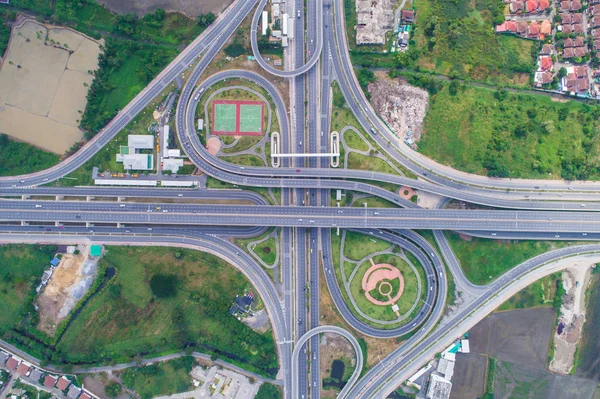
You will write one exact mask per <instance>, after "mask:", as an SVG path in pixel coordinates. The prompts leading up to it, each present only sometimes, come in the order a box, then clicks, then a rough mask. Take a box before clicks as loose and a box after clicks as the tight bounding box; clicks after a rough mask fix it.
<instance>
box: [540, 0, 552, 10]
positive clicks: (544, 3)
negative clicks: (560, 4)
mask: <svg viewBox="0 0 600 399" xmlns="http://www.w3.org/2000/svg"><path fill="white" fill-rule="evenodd" d="M549 8H550V1H549V0H540V4H539V6H538V9H539V10H540V11H546V10H547V9H549Z"/></svg>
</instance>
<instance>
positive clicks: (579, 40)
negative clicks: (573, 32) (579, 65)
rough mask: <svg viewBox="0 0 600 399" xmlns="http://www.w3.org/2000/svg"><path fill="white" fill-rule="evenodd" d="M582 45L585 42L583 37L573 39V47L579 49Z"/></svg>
mask: <svg viewBox="0 0 600 399" xmlns="http://www.w3.org/2000/svg"><path fill="white" fill-rule="evenodd" d="M584 44H585V41H584V40H583V37H581V36H577V37H576V38H575V41H574V42H573V46H574V47H581V46H583V45H584Z"/></svg>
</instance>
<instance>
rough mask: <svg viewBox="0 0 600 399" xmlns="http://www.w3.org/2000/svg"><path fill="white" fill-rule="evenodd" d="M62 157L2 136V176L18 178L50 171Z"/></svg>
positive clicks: (0, 146)
mask: <svg viewBox="0 0 600 399" xmlns="http://www.w3.org/2000/svg"><path fill="white" fill-rule="evenodd" d="M59 161H60V157H59V156H58V155H56V154H53V153H51V152H48V151H44V150H40V149H39V148H37V147H34V146H32V145H30V144H27V143H21V142H18V141H14V140H11V139H9V138H8V136H7V135H5V134H0V176H16V175H23V174H27V173H33V172H37V171H40V170H44V169H48V168H49V167H51V166H54V165H56V164H57V163H58V162H59Z"/></svg>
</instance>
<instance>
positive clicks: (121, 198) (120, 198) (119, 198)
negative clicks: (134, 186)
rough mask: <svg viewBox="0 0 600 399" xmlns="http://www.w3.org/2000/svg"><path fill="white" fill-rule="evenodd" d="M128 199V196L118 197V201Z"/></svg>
mask: <svg viewBox="0 0 600 399" xmlns="http://www.w3.org/2000/svg"><path fill="white" fill-rule="evenodd" d="M126 199H127V197H117V202H123V201H125V200H126Z"/></svg>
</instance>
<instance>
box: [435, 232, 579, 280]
mask: <svg viewBox="0 0 600 399" xmlns="http://www.w3.org/2000/svg"><path fill="white" fill-rule="evenodd" d="M444 234H445V235H446V238H447V239H448V242H449V243H450V246H451V247H452V250H453V251H454V253H455V254H456V257H457V259H458V261H459V262H460V265H461V268H462V269H463V271H464V273H465V276H466V277H467V278H468V279H469V281H471V282H473V283H475V284H487V283H489V282H491V281H492V280H494V279H495V278H497V277H498V276H500V275H502V274H504V273H505V272H507V271H508V270H510V269H512V268H513V267H515V266H517V265H519V264H520V263H522V262H524V261H526V260H527V259H529V258H532V257H534V256H536V255H540V254H542V253H544V252H548V251H551V250H553V249H557V248H561V247H565V246H567V245H568V244H567V243H566V242H563V241H556V242H554V241H516V240H515V241H505V240H502V241H499V240H489V239H485V238H476V237H473V238H472V239H471V241H466V240H463V239H462V238H460V237H459V235H458V234H457V233H454V232H450V233H448V232H446V233H444Z"/></svg>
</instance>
